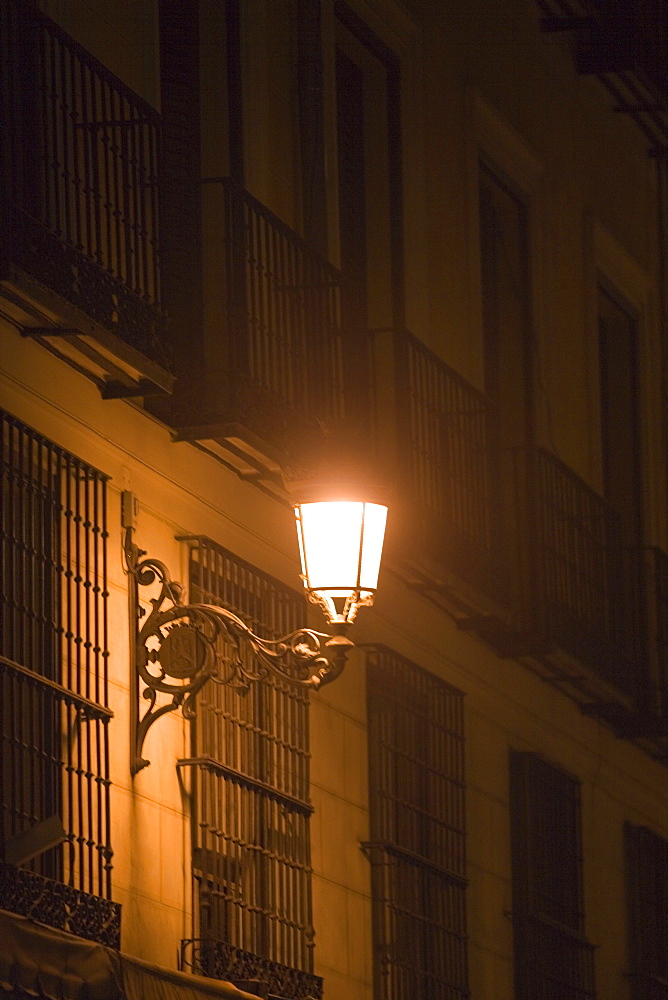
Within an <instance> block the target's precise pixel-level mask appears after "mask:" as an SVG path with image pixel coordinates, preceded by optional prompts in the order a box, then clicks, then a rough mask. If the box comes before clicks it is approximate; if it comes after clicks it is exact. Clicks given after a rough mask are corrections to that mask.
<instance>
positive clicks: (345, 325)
mask: <svg viewBox="0 0 668 1000" xmlns="http://www.w3.org/2000/svg"><path fill="white" fill-rule="evenodd" d="M334 12H335V15H336V24H335V31H336V35H335V53H334V55H335V74H336V143H337V169H338V208H339V213H338V223H339V246H340V257H341V272H342V275H343V285H342V289H341V314H342V329H343V332H344V335H345V336H346V337H347V338H348V339H347V345H346V351H345V352H344V357H345V358H346V359H347V360H346V364H347V370H346V372H345V375H344V379H345V382H346V384H349V385H351V386H353V387H355V388H354V389H353V391H352V392H351V397H352V398H353V400H354V399H355V398H357V401H356V403H353V405H355V406H356V407H357V414H356V417H357V419H364V418H365V416H366V413H365V411H364V409H363V407H364V405H365V401H366V399H367V398H368V392H367V391H366V380H368V377H369V375H368V365H369V358H368V357H367V348H366V346H365V345H366V343H367V331H368V330H369V329H375V330H379V329H392V328H401V327H403V322H404V321H403V288H402V267H403V261H402V235H401V234H402V223H401V218H402V194H401V167H400V163H401V128H400V116H399V94H400V75H399V61H398V59H397V57H396V55H395V54H394V53H393V52H392V51H391V50H390V49H389V48H388V47H387V46H386V45H385V44H384V43H383V42H382V41H381V39H380V38H378V37H377V36H376V35H375V34H374V33H373V32H372V31H370V29H369V28H368V27H367V25H366V24H364V23H363V22H362V21H361V20H360V19H359V18H358V17H357V15H356V14H355V13H354V12H353V11H352V10H351V9H350V8H349V7H348V6H347V5H346V4H344V3H342V2H340V0H336V2H335V4H334Z"/></svg>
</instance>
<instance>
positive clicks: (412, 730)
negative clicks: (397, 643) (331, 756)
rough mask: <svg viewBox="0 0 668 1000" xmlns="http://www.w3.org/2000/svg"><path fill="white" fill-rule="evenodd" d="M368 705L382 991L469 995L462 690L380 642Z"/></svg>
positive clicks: (377, 969)
mask: <svg viewBox="0 0 668 1000" xmlns="http://www.w3.org/2000/svg"><path fill="white" fill-rule="evenodd" d="M367 705H368V719H369V788H370V791H369V796H370V802H369V806H370V811H371V816H370V829H371V842H370V843H369V844H366V845H365V849H366V851H367V853H368V856H369V859H370V861H371V866H372V895H373V921H374V982H375V997H376V1000H409V998H410V1000H437V998H439V997H443V998H445V997H447V998H448V1000H451V998H455V997H467V996H468V985H467V984H468V971H467V955H466V942H467V938H466V912H465V889H466V878H465V829H464V721H463V696H462V694H461V692H459V691H457V690H455V689H454V688H452V687H450V686H449V685H447V684H445V683H444V682H443V681H441V680H439V679H438V678H436V677H433V676H432V675H431V674H429V673H427V672H426V671H424V670H421V669H420V668H419V667H417V666H415V665H414V664H413V663H411V662H410V661H409V660H405V659H404V658H403V657H401V656H399V655H397V654H396V653H393V652H391V651H390V650H387V649H383V648H376V649H374V650H373V651H372V652H370V654H369V657H368V661H367Z"/></svg>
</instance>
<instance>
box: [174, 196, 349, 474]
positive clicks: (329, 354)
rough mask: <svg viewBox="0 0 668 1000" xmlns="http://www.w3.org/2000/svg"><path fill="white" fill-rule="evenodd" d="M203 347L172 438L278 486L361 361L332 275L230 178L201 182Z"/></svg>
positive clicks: (339, 420)
mask: <svg viewBox="0 0 668 1000" xmlns="http://www.w3.org/2000/svg"><path fill="white" fill-rule="evenodd" d="M202 188H203V219H204V225H205V233H204V241H203V271H204V315H205V319H204V323H205V331H204V345H205V346H204V349H203V358H202V361H201V370H200V371H199V372H198V371H197V370H194V371H192V372H191V373H190V380H191V383H190V388H186V392H185V405H184V406H183V407H182V411H181V415H180V416H179V417H178V419H176V420H175V421H173V422H174V423H176V425H177V430H176V439H177V440H181V441H193V442H198V443H199V445H200V446H201V447H203V448H205V449H206V450H208V451H210V452H212V453H214V454H215V455H216V456H217V457H218V458H219V459H220V460H221V461H223V462H225V463H226V464H228V465H230V466H231V467H232V468H234V469H235V470H236V471H237V472H238V473H239V474H240V475H242V476H244V477H248V478H250V479H255V480H260V481H262V482H263V483H264V484H265V485H269V486H272V484H273V486H274V487H276V488H278V487H277V484H278V483H279V482H280V477H281V471H282V470H286V469H287V470H293V469H296V470H297V471H299V467H303V466H305V467H307V468H308V467H309V463H310V461H311V458H310V456H314V455H317V454H318V453H319V452H321V451H322V443H323V441H324V440H326V439H327V437H328V436H330V435H334V434H336V433H337V432H338V431H339V430H340V428H341V427H342V425H343V424H344V423H345V421H346V419H347V418H348V417H349V412H350V399H351V392H353V391H354V389H353V387H354V386H355V385H356V384H358V383H359V381H360V379H359V373H360V372H363V371H365V365H364V357H363V355H364V353H365V344H364V343H359V342H357V343H354V344H351V343H349V342H348V341H349V340H350V339H351V338H346V334H345V332H344V330H343V329H342V322H341V276H340V273H339V272H338V270H337V269H336V268H335V267H333V266H332V265H331V264H330V263H329V262H328V261H326V260H325V259H324V258H322V257H321V256H320V255H319V254H318V253H317V252H316V251H315V250H314V249H313V248H312V247H311V246H310V245H309V244H308V243H307V242H306V241H304V240H303V239H302V238H301V237H300V236H299V235H298V234H297V233H296V232H294V231H293V230H292V229H290V227H289V226H287V225H286V224H285V223H284V222H283V221H282V220H281V219H280V218H279V217H278V216H276V215H275V214H274V213H273V212H271V211H270V210H269V209H268V208H266V206H264V205H263V204H262V203H261V202H260V201H258V200H257V199H256V198H255V197H253V195H251V194H250V193H249V192H248V191H246V190H244V189H243V188H241V187H240V186H239V185H237V184H236V183H235V182H233V181H232V180H230V179H229V178H210V179H208V181H207V182H205V183H203V185H202Z"/></svg>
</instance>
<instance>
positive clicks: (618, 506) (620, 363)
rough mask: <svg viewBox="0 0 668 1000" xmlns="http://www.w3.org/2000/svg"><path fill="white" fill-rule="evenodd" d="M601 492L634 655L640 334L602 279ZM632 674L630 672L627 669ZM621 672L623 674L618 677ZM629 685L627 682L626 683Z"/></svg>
mask: <svg viewBox="0 0 668 1000" xmlns="http://www.w3.org/2000/svg"><path fill="white" fill-rule="evenodd" d="M598 333H599V357H600V395H601V452H602V459H603V462H602V464H603V494H604V497H605V499H606V501H607V503H608V504H609V505H610V507H611V508H612V510H613V511H614V512H615V513H614V516H615V518H616V520H615V532H614V535H615V537H614V539H610V542H609V544H610V547H611V550H612V552H613V555H614V554H616V552H617V549H618V547H619V546H621V551H620V552H619V554H618V556H617V560H618V564H617V565H613V566H612V567H611V572H612V573H613V574H614V582H615V584H616V586H615V595H614V596H615V599H616V601H617V608H616V611H617V615H616V617H617V620H618V621H620V622H621V623H622V625H624V626H625V627H624V628H623V629H622V634H621V635H620V636H619V637H618V641H617V645H618V646H619V647H621V648H622V649H623V650H624V652H625V653H626V654H627V656H633V654H634V652H635V653H636V654H637V653H638V652H639V651H638V650H634V649H633V647H632V641H633V637H634V636H638V635H642V634H643V631H642V628H641V622H640V603H639V601H638V595H639V594H641V593H642V572H641V560H640V551H641V547H642V531H643V529H642V509H643V491H642V471H641V465H640V456H641V448H640V429H639V419H638V418H639V414H638V395H639V384H638V383H639V374H638V334H637V321H636V316H635V314H634V312H633V310H632V309H631V308H630V307H628V306H625V305H623V304H622V302H621V300H620V298H619V296H617V295H616V294H615V293H614V292H612V290H611V289H609V288H608V287H606V285H604V284H603V283H601V284H600V285H599V288H598ZM628 674H629V675H631V676H632V671H629V672H628ZM622 676H623V675H622ZM627 684H628V681H627Z"/></svg>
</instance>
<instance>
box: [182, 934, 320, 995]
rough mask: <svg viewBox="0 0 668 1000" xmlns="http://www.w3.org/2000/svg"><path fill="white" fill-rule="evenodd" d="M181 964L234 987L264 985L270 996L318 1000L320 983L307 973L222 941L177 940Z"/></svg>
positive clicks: (318, 979)
mask: <svg viewBox="0 0 668 1000" xmlns="http://www.w3.org/2000/svg"><path fill="white" fill-rule="evenodd" d="M181 965H182V966H188V967H189V968H190V969H191V971H192V972H193V973H195V974H196V975H200V976H208V977H210V978H212V979H222V980H226V981H227V982H232V983H235V984H246V983H248V982H250V981H255V982H262V983H265V984H266V985H267V987H268V989H269V991H270V992H271V994H272V995H274V994H275V995H277V996H281V997H289V998H290V1000H321V998H322V990H323V982H322V979H321V978H320V977H319V976H315V975H313V973H311V972H302V971H301V970H300V969H293V968H290V967H289V966H287V965H282V964H281V963H280V962H272V961H271V960H270V959H268V958H263V957H262V956H260V955H255V954H253V952H250V951H244V950H243V949H242V948H235V947H234V945H231V944H228V943H227V942H225V941H211V940H203V939H201V938H189V939H187V940H183V941H181Z"/></svg>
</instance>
